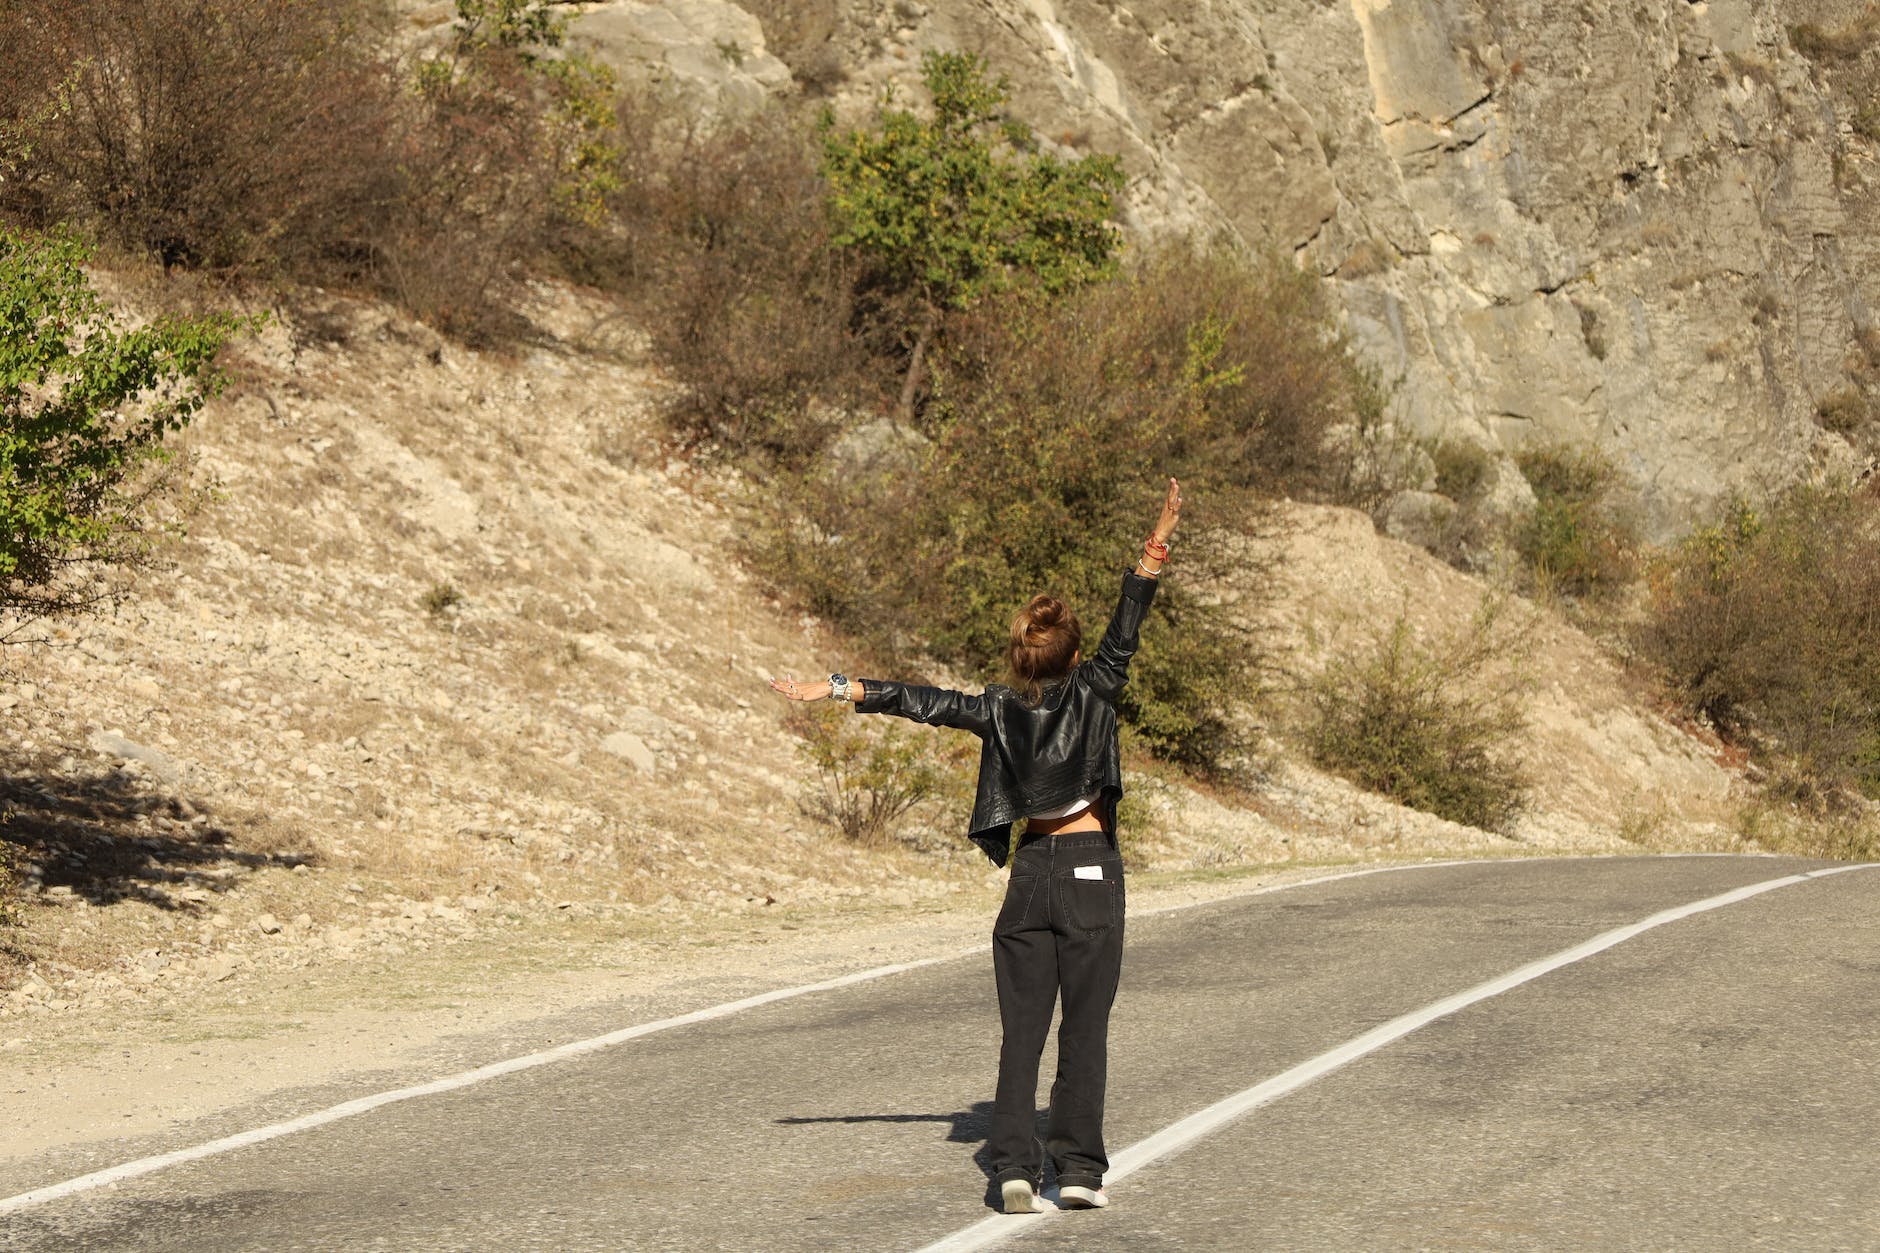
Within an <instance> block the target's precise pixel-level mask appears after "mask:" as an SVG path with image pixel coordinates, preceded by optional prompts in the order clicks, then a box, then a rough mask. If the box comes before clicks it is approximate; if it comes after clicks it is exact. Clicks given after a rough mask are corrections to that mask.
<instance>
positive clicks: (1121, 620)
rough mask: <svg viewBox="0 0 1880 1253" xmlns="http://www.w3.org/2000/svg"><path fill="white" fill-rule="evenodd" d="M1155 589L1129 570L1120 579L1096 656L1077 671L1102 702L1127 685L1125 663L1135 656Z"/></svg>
mask: <svg viewBox="0 0 1880 1253" xmlns="http://www.w3.org/2000/svg"><path fill="white" fill-rule="evenodd" d="M1155 585H1156V581H1155V580H1154V579H1148V578H1144V577H1143V576H1142V575H1140V574H1137V573H1136V572H1135V571H1133V570H1132V571H1130V572H1129V573H1128V574H1125V575H1124V576H1123V594H1122V596H1121V597H1119V598H1118V599H1117V602H1116V612H1115V613H1113V614H1111V615H1110V625H1109V627H1108V628H1107V629H1105V630H1104V632H1103V642H1102V643H1100V644H1098V645H1097V653H1096V656H1094V657H1091V658H1088V659H1087V660H1086V661H1085V662H1084V663H1083V664H1082V665H1080V666H1078V667H1077V676H1078V678H1080V679H1082V680H1083V681H1084V683H1085V684H1087V685H1088V686H1089V688H1090V690H1091V691H1093V692H1095V693H1096V694H1097V695H1098V696H1101V697H1102V698H1103V699H1104V700H1107V701H1114V700H1115V699H1116V697H1117V695H1118V694H1119V693H1120V692H1121V691H1122V690H1123V685H1124V684H1125V683H1127V682H1129V660H1130V658H1132V657H1134V656H1135V655H1136V636H1137V634H1138V633H1139V632H1140V631H1141V630H1142V620H1143V617H1144V616H1145V615H1147V613H1148V612H1149V603H1150V602H1151V601H1153V600H1154V599H1155Z"/></svg>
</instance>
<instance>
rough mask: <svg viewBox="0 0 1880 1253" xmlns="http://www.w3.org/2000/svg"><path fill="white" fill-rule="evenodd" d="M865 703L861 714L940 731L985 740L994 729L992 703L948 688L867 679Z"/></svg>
mask: <svg viewBox="0 0 1880 1253" xmlns="http://www.w3.org/2000/svg"><path fill="white" fill-rule="evenodd" d="M862 683H863V685H864V687H863V691H864V692H866V693H867V694H866V695H865V696H863V697H862V703H861V704H859V705H857V706H856V707H855V709H856V712H857V713H865V714H893V715H894V716H895V717H897V718H908V719H911V720H913V721H915V722H925V723H927V724H929V725H930V726H936V727H957V728H959V729H960V730H962V731H971V732H972V733H973V734H974V735H978V736H984V735H985V734H986V732H987V731H988V730H990V729H991V727H992V710H991V701H990V700H989V699H988V698H987V697H986V696H985V695H984V694H983V693H982V694H980V695H978V696H969V695H967V694H966V693H965V692H955V691H953V690H952V689H950V688H944V687H919V686H917V685H915V684H912V683H896V682H894V681H893V680H892V679H863V680H862Z"/></svg>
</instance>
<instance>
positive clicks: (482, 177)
mask: <svg viewBox="0 0 1880 1253" xmlns="http://www.w3.org/2000/svg"><path fill="white" fill-rule="evenodd" d="M419 83H420V89H419V90H418V91H417V92H416V93H415V94H414V95H413V97H412V98H411V100H410V101H409V102H408V105H407V112H406V114H405V116H403V117H402V118H400V119H399V128H398V133H397V137H396V144H397V155H398V165H399V169H400V171H401V173H402V176H403V179H402V182H401V185H400V186H399V188H398V197H397V201H396V203H395V205H394V206H393V207H392V210H391V213H390V215H389V220H388V222H387V223H386V228H385V233H384V235H383V237H382V238H381V240H380V241H379V243H380V249H379V252H378V255H377V258H376V260H377V273H376V279H377V282H378V285H379V286H380V287H381V289H382V290H384V291H385V293H386V294H387V295H389V296H390V297H391V298H392V299H393V300H395V301H397V302H398V303H399V304H400V305H402V306H403V307H404V308H406V309H409V310H410V311H411V312H413V313H415V314H416V315H418V316H419V317H420V318H423V319H424V320H425V321H426V322H428V323H430V324H431V325H433V326H435V327H437V328H438V329H439V330H442V331H444V332H445V333H447V334H450V335H452V336H454V337H456V338H458V339H461V340H464V341H465V342H468V343H471V344H479V345H487V344H494V343H501V342H503V341H505V340H507V339H510V338H512V337H513V336H514V335H516V334H518V333H519V332H520V330H521V325H522V324H521V319H520V317H519V315H518V314H517V313H516V311H515V306H516V299H517V295H518V292H519V287H520V283H521V280H522V278H523V277H524V276H525V275H526V274H527V273H528V271H529V270H530V268H531V267H532V265H534V264H535V263H537V262H539V261H540V260H541V258H542V255H543V250H544V242H545V240H546V239H547V237H548V233H549V230H550V227H551V224H552V223H553V222H554V221H555V216H556V215H555V201H554V187H555V178H556V171H555V161H554V154H553V151H552V148H551V146H550V144H549V142H548V136H547V129H546V123H545V119H544V113H543V102H542V101H541V100H540V99H539V98H538V96H537V93H536V88H537V84H536V83H535V82H534V81H533V79H532V77H531V75H530V73H529V69H528V65H527V63H526V62H525V61H524V59H523V58H522V57H521V56H520V55H518V53H517V52H516V50H514V49H507V48H502V47H477V48H464V49H461V50H460V51H459V52H458V53H456V54H455V55H452V56H449V57H446V58H439V59H438V60H436V61H433V62H431V63H430V66H428V67H426V70H425V71H421V73H420V75H419Z"/></svg>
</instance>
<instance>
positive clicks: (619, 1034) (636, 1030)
mask: <svg viewBox="0 0 1880 1253" xmlns="http://www.w3.org/2000/svg"><path fill="white" fill-rule="evenodd" d="M1521 860H1528V859H1525V858H1523V859H1521ZM1496 864H1499V863H1498V862H1484V861H1480V860H1476V861H1441V862H1414V863H1409V864H1405V865H1397V866H1368V867H1366V868H1364V869H1362V870H1347V871H1342V872H1339V873H1336V874H1328V875H1321V876H1319V877H1318V878H1315V879H1302V880H1300V881H1299V882H1297V883H1279V884H1272V885H1269V886H1267V887H1262V888H1255V889H1254V890H1253V891H1251V892H1245V893H1236V894H1234V896H1243V895H1244V896H1261V895H1264V894H1266V893H1268V892H1280V891H1287V890H1290V889H1292V888H1304V887H1311V886H1312V885H1314V884H1318V883H1330V882H1332V881H1334V880H1337V879H1356V878H1361V877H1363V876H1365V875H1373V874H1381V873H1384V872H1387V871H1392V870H1429V869H1435V868H1437V867H1441V866H1475V865H1496ZM1227 899H1230V897H1225V896H1223V897H1215V898H1213V900H1208V901H1190V902H1187V903H1185V904H1181V905H1170V906H1166V907H1164V908H1162V909H1153V910H1144V911H1142V914H1141V915H1138V916H1148V915H1152V914H1161V913H1170V912H1173V911H1174V910H1178V909H1192V908H1194V907H1195V906H1198V905H1207V904H1212V903H1214V901H1217V900H1227ZM986 948H987V946H986V945H984V944H978V945H974V946H973V947H972V948H967V949H960V950H957V951H955V952H952V953H948V954H946V955H945V956H942V957H928V958H924V959H923V960H920V961H912V962H902V963H900V964H899V965H894V966H876V967H875V968H873V969H872V970H859V971H856V972H855V973H853V974H846V975H843V976H841V977H840V978H836V979H827V980H824V981H823V982H821V983H806V984H802V985H800V986H798V987H794V988H778V989H777V990H775V991H772V992H765V993H762V994H760V995H758V996H749V997H746V998H744V999H743V1000H741V1001H731V1002H728V1003H726V1004H723V1005H714V1006H712V1007H710V1008H709V1009H700V1010H694V1011H693V1012H692V1013H689V1014H680V1015H679V1016H677V1017H676V1018H662V1019H660V1020H659V1021H657V1022H646V1023H641V1024H639V1025H638V1026H634V1027H625V1028H622V1029H621V1030H619V1031H613V1032H609V1033H608V1034H606V1035H598V1036H594V1037H593V1038H592V1039H587V1040H576V1041H574V1042H573V1043H570V1044H563V1045H561V1046H560V1047H558V1048H552V1049H547V1050H545V1051H543V1052H540V1053H530V1054H528V1055H527V1056H525V1057H512V1058H510V1059H509V1060H507V1061H501V1062H492V1063H491V1064H490V1065H488V1066H480V1067H478V1068H477V1069H475V1070H466V1071H464V1072H462V1073H460V1074H455V1075H450V1076H448V1077H446V1078H443V1079H435V1080H433V1081H431V1082H430V1083H421V1084H418V1085H416V1086H414V1087H409V1088H398V1089H396V1090H394V1091H391V1092H378V1093H375V1094H373V1095H371V1096H362V1097H359V1098H358V1099H356V1100H351V1101H347V1102H345V1103H344V1104H340V1105H335V1106H332V1107H331V1108H328V1109H322V1110H316V1111H314V1112H313V1113H311V1114H304V1115H302V1116H301V1117H299V1118H290V1119H288V1120H287V1121H286V1122H277V1123H271V1124H269V1125H268V1126H265V1127H256V1128H255V1129H253V1130H252V1131H242V1132H237V1133H236V1134H235V1135H232V1136H224V1137H223V1138H222V1139H220V1140H211V1141H209V1142H208V1143H207V1144H197V1145H192V1146H191V1147H189V1148H184V1149H176V1150H174V1151H173V1152H169V1153H159V1154H157V1155H156V1156H154V1157H143V1158H139V1159H137V1160H136V1161H131V1162H124V1163H122V1164H121V1165H117V1166H111V1167H108V1168H106V1169H104V1170H99V1171H93V1172H92V1173H91V1174H89V1175H80V1176H79V1177H78V1178H76V1179H68V1180H66V1181H65V1182H63V1183H55V1184H48V1185H47V1186H46V1187H43V1188H35V1189H33V1190H32V1191H31V1192H22V1193H20V1194H19V1195H18V1196H10V1197H7V1198H5V1199H4V1200H0V1214H8V1213H12V1212H13V1211H15V1210H22V1209H26V1208H28V1207H30V1206H34V1205H43V1204H45V1203H46V1202H47V1201H56V1200H58V1199H59V1198H60V1197H67V1196H71V1195H73V1194H75V1193H79V1192H89V1191H91V1190H92V1189H93V1188H102V1187H106V1186H108V1185H110V1184H115V1183H123V1182H124V1181H125V1180H127V1179H135V1178H137V1177H138V1176H139V1175H148V1174H151V1173H153V1172H155V1171H159V1170H164V1169H167V1168H168V1167H171V1166H180V1165H182V1164H183V1163H184V1162H193V1161H198V1160H200V1159H202V1158H205V1157H214V1156H216V1155H217V1154H220V1153H229V1152H233V1151H234V1150H236V1149H243V1148H247V1147H248V1146H249V1145H251V1144H261V1143H263V1142H264V1141H267V1140H277V1139H279V1138H280V1137H282V1136H291V1135H294V1134H296V1133H297V1132H301V1131H311V1130H312V1129H313V1128H315V1127H324V1126H325V1125H326V1124H328V1123H332V1122H338V1121H340V1120H341V1119H342V1118H351V1117H353V1116H354V1115H355V1114H364V1113H367V1112H369V1111H371V1110H375V1109H377V1108H379V1107H380V1106H381V1105H392V1104H396V1103H397V1102H399V1101H409V1100H414V1099H416V1098H417V1097H421V1096H435V1095H436V1094H438V1093H440V1092H454V1091H456V1090H457V1089H458V1088H467V1087H469V1086H470V1085H472V1084H476V1083H482V1082H483V1081H484V1080H486V1079H496V1078H499V1077H501V1076H503V1075H512V1074H515V1073H516V1072H517V1071H522V1070H533V1069H534V1068H535V1067H537V1066H548V1065H552V1064H553V1063H555V1062H562V1061H567V1060H568V1059H569V1058H573V1057H580V1056H582V1055H584V1054H587V1053H597V1052H600V1051H601V1050H602V1049H609V1048H612V1047H614V1046H615V1045H616V1044H625V1043H626V1042H627V1041H628V1040H637V1039H639V1038H640V1037H641V1036H645V1035H652V1034H653V1033H654V1032H656V1031H668V1030H670V1029H672V1028H674V1027H684V1026H689V1025H691V1024H693V1023H698V1022H709V1021H711V1020H712V1019H714V1018H726V1017H729V1016H730V1015H732V1014H738V1013H743V1012H744V1011H745V1010H747V1009H756V1008H758V1007H759V1006H762V1005H769V1004H771V1003H773V1002H775V1001H787V1000H790V999H792V998H793V997H798V996H808V995H810V994H811V993H813V992H830V991H833V990H835V989H836V988H845V987H848V986H849V985H851V984H856V983H867V982H869V981H870V980H874V979H884V978H886V977H887V976H889V975H898V974H902V973H904V972H906V971H909V970H919V969H921V968H922V967H924V966H937V965H939V964H940V963H941V962H948V961H954V960H957V959H958V958H961V957H970V956H973V955H974V954H976V953H983V952H985V951H986Z"/></svg>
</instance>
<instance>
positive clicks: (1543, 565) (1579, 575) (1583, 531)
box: [1515, 445, 1639, 598]
mask: <svg viewBox="0 0 1880 1253" xmlns="http://www.w3.org/2000/svg"><path fill="white" fill-rule="evenodd" d="M1515 464H1516V465H1518V466H1519V467H1520V469H1521V473H1522V474H1523V475H1525V476H1526V478H1527V481H1528V483H1529V484H1530V485H1531V486H1532V487H1533V488H1534V497H1535V507H1534V512H1533V514H1532V516H1530V517H1529V518H1528V520H1527V522H1526V523H1525V524H1524V525H1523V526H1522V527H1521V528H1520V529H1519V531H1518V532H1517V533H1516V536H1515V548H1516V551H1517V552H1519V553H1520V555H1521V558H1522V562H1523V564H1524V565H1525V567H1526V570H1527V572H1528V576H1529V578H1530V579H1531V580H1532V582H1533V584H1534V586H1535V587H1536V588H1537V589H1538V590H1540V591H1541V592H1543V593H1545V594H1562V595H1566V596H1571V597H1575V598H1596V597H1601V596H1610V595H1612V594H1614V593H1616V592H1617V591H1618V590H1619V589H1621V588H1623V587H1625V586H1626V585H1628V584H1629V583H1631V582H1632V581H1633V579H1634V578H1635V577H1636V574H1637V569H1638V546H1639V539H1638V528H1637V525H1636V523H1635V522H1634V521H1633V520H1632V518H1631V516H1630V515H1629V513H1628V512H1627V510H1626V508H1625V506H1624V504H1623V502H1622V501H1621V499H1620V487H1621V477H1620V474H1619V469H1618V467H1617V466H1616V465H1614V464H1613V462H1612V460H1611V458H1609V457H1607V456H1606V455H1605V454H1604V453H1602V452H1600V451H1598V450H1597V449H1591V448H1571V447H1566V446H1563V445H1549V446H1545V447H1540V448H1531V449H1527V450H1525V451H1523V452H1521V453H1518V454H1516V457H1515Z"/></svg>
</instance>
